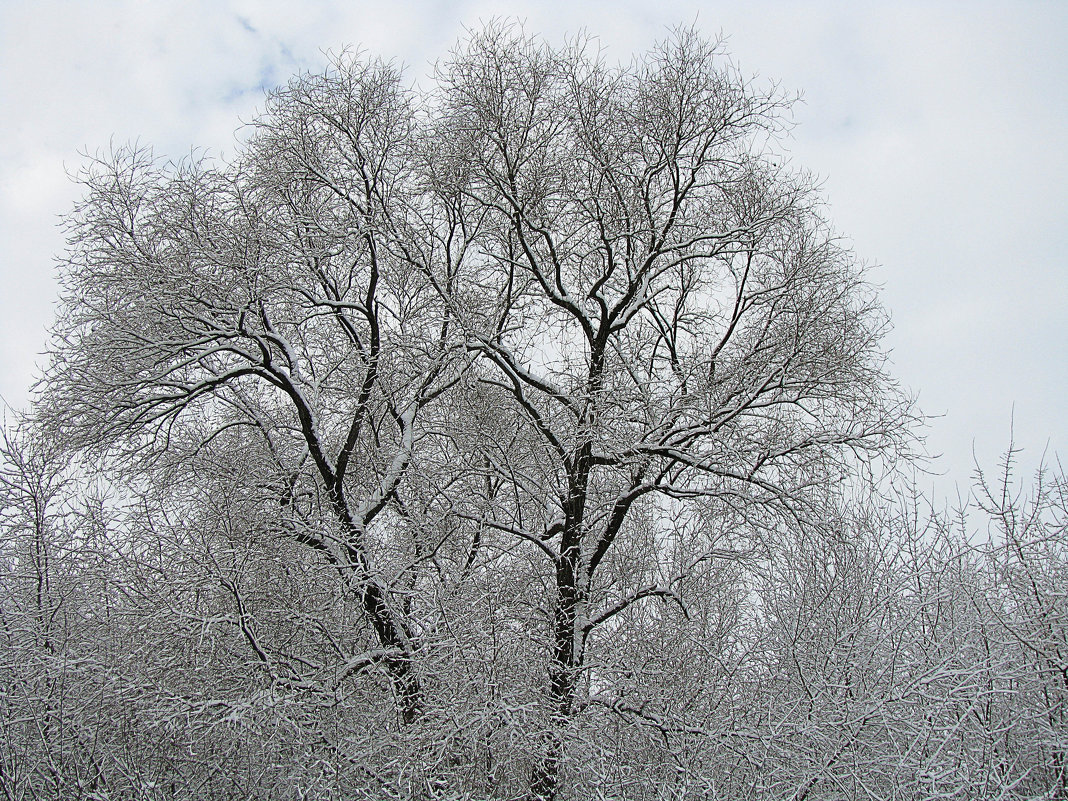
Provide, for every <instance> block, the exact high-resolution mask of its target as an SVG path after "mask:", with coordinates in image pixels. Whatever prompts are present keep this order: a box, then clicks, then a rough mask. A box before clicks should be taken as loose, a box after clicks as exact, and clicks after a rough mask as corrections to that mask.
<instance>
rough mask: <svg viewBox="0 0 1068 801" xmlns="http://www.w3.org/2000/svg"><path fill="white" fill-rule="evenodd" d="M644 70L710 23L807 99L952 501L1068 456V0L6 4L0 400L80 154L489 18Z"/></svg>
mask: <svg viewBox="0 0 1068 801" xmlns="http://www.w3.org/2000/svg"><path fill="white" fill-rule="evenodd" d="M502 16H511V17H519V18H522V19H525V20H526V27H527V29H528V31H531V32H537V33H541V34H543V35H544V36H546V37H547V38H549V39H550V40H552V41H554V42H559V41H560V40H561V39H562V37H563V36H564V35H566V34H568V33H575V32H577V31H578V30H580V29H583V28H584V29H586V30H587V31H588V32H589V33H591V34H594V35H596V36H598V37H599V38H600V40H601V42H602V45H603V46H604V47H606V48H607V51H608V55H609V57H610V58H618V59H620V60H628V59H629V57H630V55H631V54H632V53H634V52H637V51H641V50H644V49H646V48H647V47H648V46H649V44H650V43H651V42H652V41H654V40H655V39H658V38H661V37H662V36H663V35H664V34H665V32H666V31H667V29H668V28H669V27H671V26H674V25H677V24H679V23H694V22H696V24H697V26H698V28H700V29H701V30H702V31H704V32H705V33H706V34H708V35H709V36H715V35H718V34H720V33H722V34H724V35H725V36H726V37H727V38H728V49H729V51H730V53H731V55H732V57H733V58H734V60H735V62H736V63H737V64H738V65H739V66H740V67H741V69H742V70H743V71H744V72H746V73H749V74H753V75H758V76H760V78H761V79H765V80H775V81H777V82H779V83H780V84H781V85H782V87H783V88H784V89H786V90H788V91H796V92H800V93H802V94H803V98H804V99H803V102H802V103H801V104H799V105H798V106H797V108H796V110H795V115H794V116H795V119H796V122H797V127H796V128H795V130H794V131H793V133H792V135H791V138H790V140H789V141H788V142H787V143H786V145H787V146H788V148H789V150H790V154H791V157H792V159H793V162H794V163H795V164H796V165H798V166H799V167H804V168H806V169H809V170H811V171H813V172H814V173H815V174H817V175H818V176H819V177H820V178H821V179H822V181H823V186H824V193H825V196H826V198H827V201H828V203H829V208H830V216H831V218H832V219H833V220H834V222H835V224H836V225H837V227H838V229H839V230H840V231H841V232H842V233H843V234H844V235H845V236H847V237H848V238H849V240H850V241H851V242H852V244H853V247H854V248H855V250H856V251H857V253H858V254H859V255H860V256H861V257H862V258H863V259H864V260H866V261H867V262H869V263H870V264H871V265H872V270H871V277H872V279H873V280H874V281H875V282H877V283H878V284H880V285H881V286H882V287H883V300H884V302H885V304H886V305H887V306H888V307H889V309H890V312H891V315H892V317H893V320H894V331H893V333H892V334H891V335H890V336H889V337H888V340H887V345H888V347H889V348H891V349H892V358H893V364H894V372H895V374H896V375H897V377H898V378H899V380H900V381H901V382H902V383H903V384H904V385H905V386H906V387H907V388H908V389H909V390H910V391H911V392H912V393H913V394H914V395H916V396H917V397H918V400H919V405H920V407H921V408H922V410H923V411H924V412H925V413H927V414H928V415H933V416H934V417H933V418H932V419H931V420H930V423H929V425H928V428H927V441H928V448H929V450H930V451H932V452H933V453H942V454H944V457H943V458H942V460H941V461H940V462H938V467H939V469H940V470H941V471H943V472H944V473H946V474H947V475H946V477H945V478H942V479H936V480H935V482H934V483H935V485H936V487H937V489H938V491H939V492H946V493H951V492H952V491H953V486H954V482H955V481H959V482H962V483H966V482H967V480H968V477H969V474H970V472H971V470H972V452H973V447H974V450H975V453H976V454H977V455H978V457H979V459H980V460H981V461H982V462H983V463H984V464H988V465H990V464H993V463H994V462H995V461H996V459H997V456H998V454H999V453H1000V452H1001V451H1002V450H1003V449H1004V447H1005V446H1006V445H1007V443H1008V439H1009V430H1010V421H1011V420H1012V419H1013V418H1014V419H1015V436H1016V441H1017V444H1018V445H1021V446H1023V447H1024V448H1025V449H1026V451H1025V454H1024V458H1023V463H1024V464H1025V465H1026V466H1027V467H1033V466H1034V465H1035V464H1036V463H1037V461H1038V459H1039V458H1040V457H1041V455H1042V452H1043V450H1044V449H1046V448H1047V447H1048V449H1049V452H1050V455H1051V456H1052V454H1053V453H1054V452H1056V451H1059V452H1060V453H1061V454H1063V455H1064V457H1065V459H1066V460H1068V422H1066V418H1068V414H1066V412H1068V403H1066V401H1065V397H1066V395H1068V358H1066V356H1068V353H1066V350H1068V345H1066V343H1068V323H1066V315H1065V308H1066V305H1068V255H1066V254H1068V224H1066V216H1068V147H1066V141H1065V140H1066V133H1065V132H1066V131H1068V90H1066V86H1068V46H1066V44H1065V42H1066V40H1068V2H1048V3H1042V2H1015V3H1010V2H1002V3H984V2H976V1H974V0H973V2H942V3H936V2H927V3H891V2H881V3H871V4H868V3H863V2H852V3H833V2H800V1H798V2H778V3H775V2H739V1H738V0H731V2H718V1H716V0H705V2H683V1H682V0H657V1H656V2H642V3H633V2H632V3H628V2H586V3H584V4H582V5H581V7H577V8H565V5H564V4H563V3H556V2H525V3H520V2H512V3H503V2H467V3H464V2H429V1H426V2H403V0H395V1H394V2H374V3H372V2H366V0H356V1H355V2H354V1H353V0H344V1H342V0H337V2H301V3H292V2H274V0H269V1H268V2H252V0H245V1H240V0H234V1H232V2H226V1H225V0H222V1H221V0H214V1H212V2H194V1H189V0H186V1H184V2H178V0H170V1H164V0H155V1H154V2H135V0H117V1H116V2H108V1H107V0H94V1H93V2H89V0H83V2H29V0H26V2H20V0H0V75H2V77H3V80H2V81H0V395H2V396H3V397H4V398H5V399H6V400H7V402H8V403H10V404H11V405H13V406H19V407H21V406H23V405H24V404H25V403H26V400H27V397H28V387H29V385H30V383H31V381H32V379H33V377H34V375H35V372H36V369H37V368H36V364H38V363H39V362H40V361H41V357H40V356H39V354H40V353H41V352H42V351H43V350H44V348H45V343H46V336H47V334H46V329H47V326H48V324H49V322H50V320H51V317H52V314H53V303H54V300H55V297H56V291H57V290H56V284H55V281H54V279H53V271H54V259H55V256H56V255H57V254H59V253H60V252H61V251H62V249H63V247H64V243H63V238H62V233H61V231H60V230H59V228H58V219H59V216H60V215H61V214H63V213H64V212H65V211H66V210H67V209H69V208H70V206H71V204H72V203H73V202H74V200H75V198H76V197H77V193H78V192H77V188H76V187H75V186H74V185H73V184H72V183H71V182H70V181H69V179H68V178H67V173H68V172H69V171H73V170H76V169H77V168H78V167H79V165H80V164H81V163H82V160H83V158H82V155H80V154H82V153H85V152H90V153H91V152H95V151H98V150H101V149H106V148H107V147H108V145H109V143H110V142H112V141H114V142H116V143H124V142H127V141H132V140H139V141H140V142H142V143H144V144H151V145H152V146H153V147H154V148H155V151H156V153H157V154H158V155H161V156H173V157H176V158H177V157H181V156H183V155H185V154H188V152H189V151H190V149H191V148H193V147H197V148H201V147H206V148H208V149H209V151H210V152H212V153H214V154H216V155H223V156H225V155H226V154H229V153H232V152H233V151H234V147H235V138H234V131H235V129H236V128H237V127H238V125H239V123H240V121H241V120H248V119H250V118H251V117H252V115H253V113H254V112H255V110H256V108H257V107H258V106H260V105H261V101H262V96H263V90H264V88H265V87H270V86H274V85H276V84H277V83H280V82H284V81H285V80H286V79H287V78H288V76H289V75H291V74H293V73H294V72H296V71H298V70H301V69H318V68H320V67H321V66H323V65H324V64H325V62H326V59H325V57H324V56H323V52H322V51H324V50H329V49H333V50H336V49H339V48H340V47H342V46H345V45H358V46H362V47H363V48H365V49H366V50H367V51H369V52H371V53H376V54H380V55H382V56H385V57H387V58H390V59H395V60H396V61H398V62H401V63H404V64H406V65H408V70H409V75H410V76H411V78H412V80H413V81H415V80H417V79H420V78H422V77H423V76H425V75H427V73H428V72H429V69H430V65H431V64H432V62H433V61H434V60H435V59H436V58H439V57H441V56H443V55H444V54H445V53H446V52H447V50H448V48H449V47H450V46H451V45H452V44H453V42H454V41H455V40H456V39H457V38H458V37H459V36H461V35H462V34H463V30H464V27H465V26H466V27H468V28H471V27H478V26H479V24H480V21H484V20H488V19H490V18H493V17H502Z"/></svg>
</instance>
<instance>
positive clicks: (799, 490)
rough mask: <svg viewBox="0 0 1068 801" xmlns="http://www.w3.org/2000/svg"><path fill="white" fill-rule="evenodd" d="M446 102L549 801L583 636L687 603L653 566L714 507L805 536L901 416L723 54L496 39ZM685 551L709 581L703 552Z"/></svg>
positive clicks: (676, 573)
mask: <svg viewBox="0 0 1068 801" xmlns="http://www.w3.org/2000/svg"><path fill="white" fill-rule="evenodd" d="M439 83H440V89H439V90H438V94H437V96H436V97H437V106H438V107H440V108H441V109H442V114H441V122H440V123H439V124H440V126H441V131H442V134H441V135H442V138H443V139H444V141H445V142H447V143H449V144H451V150H450V151H449V155H448V157H446V158H443V159H441V160H440V161H439V168H440V167H441V166H442V165H443V166H444V168H446V169H450V170H452V169H453V166H454V165H456V164H462V165H463V167H464V169H463V172H462V175H461V177H458V178H457V179H456V183H455V188H454V189H453V191H454V193H455V196H456V197H457V198H458V200H457V201H456V202H457V203H460V202H465V203H467V204H469V205H470V207H471V209H472V213H473V214H477V216H478V219H479V220H480V221H481V223H482V228H483V233H482V234H481V235H480V236H479V237H478V238H477V240H476V241H477V244H478V246H479V251H478V255H477V257H475V258H471V259H470V260H469V261H468V262H467V264H466V265H465V266H463V267H461V272H460V276H461V279H460V280H461V281H462V282H463V283H465V284H471V285H475V286H480V287H483V289H482V291H481V292H480V295H481V300H480V302H479V303H477V305H476V304H473V303H470V302H468V304H467V305H466V308H465V309H462V310H461V309H458V311H457V316H458V318H459V319H461V320H462V323H463V326H464V330H465V332H466V334H467V338H468V339H467V346H468V349H469V350H471V351H473V352H474V353H476V354H477V355H478V356H479V362H478V365H477V370H478V372H477V375H478V378H479V380H480V381H481V382H483V383H484V384H485V385H486V386H487V387H490V388H492V390H494V391H495V392H496V397H504V398H507V399H508V403H509V405H510V407H511V408H512V409H514V413H515V414H516V415H517V416H518V418H519V419H520V420H522V421H523V422H522V428H525V429H526V430H527V431H528V432H529V433H527V434H520V435H519V436H522V437H523V441H524V444H523V446H522V447H523V448H524V449H525V451H526V453H525V454H524V456H523V457H520V458H512V457H510V456H509V455H508V454H505V453H503V452H501V451H499V450H498V451H497V452H494V451H492V450H486V451H484V458H485V461H486V465H487V467H486V471H487V478H488V483H489V486H490V487H493V488H496V487H497V484H496V482H505V483H506V484H507V486H508V489H507V491H504V492H501V491H499V489H495V492H494V494H493V497H492V499H491V500H492V503H491V506H492V509H493V511H492V516H491V517H489V518H483V519H482V521H483V522H484V523H486V524H488V525H491V526H492V527H493V528H494V529H496V530H497V531H503V532H505V533H506V534H509V535H512V536H516V537H519V538H520V539H521V540H523V541H525V542H528V543H531V544H532V546H533V547H534V548H535V549H536V551H537V552H538V553H539V554H540V555H541V556H542V557H544V559H545V564H546V567H547V570H548V572H549V574H550V575H551V576H552V587H553V589H552V591H551V597H552V601H551V604H550V605H551V610H552V612H551V614H552V629H551V630H552V634H551V640H550V644H549V655H548V660H547V662H548V667H547V669H548V688H547V704H548V707H549V709H550V710H551V716H552V722H551V724H550V725H549V733H548V734H547V741H546V744H545V752H544V755H543V757H542V758H541V759H540V761H539V762H538V764H537V765H536V766H535V768H534V771H533V778H532V787H531V796H532V797H536V798H552V797H554V795H555V793H556V788H557V785H558V781H559V774H560V770H561V763H562V760H563V759H564V756H565V755H564V749H565V748H566V744H565V740H566V730H567V728H568V726H569V721H570V719H571V718H572V717H573V716H574V715H575V714H576V712H577V707H576V704H577V703H578V702H579V700H580V696H581V695H582V694H583V692H586V693H592V692H593V690H592V689H590V688H592V687H601V686H602V685H603V682H604V675H603V674H602V673H601V671H599V670H598V668H596V667H594V666H593V665H589V664H587V657H588V654H589V648H590V647H593V648H594V650H595V652H596V653H597V654H598V658H597V662H598V663H600V662H602V657H601V656H600V652H601V651H602V650H604V649H605V648H608V647H610V646H607V645H604V644H603V642H604V641H607V642H608V643H610V642H611V639H612V638H611V636H610V635H608V636H607V637H603V638H602V637H600V636H599V632H600V631H601V630H603V629H605V627H607V628H608V630H609V631H610V630H611V624H612V622H613V621H614V620H615V619H616V617H617V615H619V614H620V613H621V612H623V611H624V610H625V609H627V608H628V607H629V606H631V605H633V604H635V603H648V602H649V601H648V600H647V599H660V600H663V601H665V602H669V603H674V602H678V601H680V599H679V592H678V588H679V587H680V586H681V585H682V584H683V583H684V582H685V581H686V580H687V578H688V576H689V574H690V571H691V570H692V567H689V566H685V565H680V564H678V563H677V562H676V563H675V564H670V563H667V564H665V561H664V557H665V556H667V555H668V554H670V549H668V550H665V549H664V548H662V547H657V544H655V543H656V541H657V540H658V539H659V540H661V541H662V540H664V539H668V538H671V537H673V536H678V532H679V531H682V530H694V529H697V530H700V529H702V528H704V527H705V526H707V525H708V520H709V517H710V516H711V515H710V509H712V508H717V509H723V508H726V509H732V510H734V511H735V512H736V513H737V514H738V515H739V516H740V517H741V518H742V519H743V520H745V522H746V524H747V528H748V530H749V531H750V532H766V533H767V535H768V536H774V532H775V528H776V525H777V524H778V522H779V521H782V520H784V519H793V520H798V519H799V520H803V521H805V522H806V524H809V525H811V526H812V527H813V529H812V531H811V532H810V536H815V535H816V533H817V532H818V531H819V530H821V528H822V527H821V525H820V521H819V520H818V518H817V517H815V516H814V514H813V512H814V509H815V507H814V506H813V505H812V502H811V497H810V495H811V491H812V490H813V489H815V488H821V487H823V486H825V485H827V484H828V483H830V482H835V481H837V480H838V479H839V478H840V476H841V475H843V474H844V472H846V471H847V469H848V468H847V463H848V459H847V458H846V457H848V456H852V455H854V454H858V455H859V454H863V453H864V452H866V451H870V450H879V451H883V452H885V451H886V449H888V448H890V449H892V448H893V447H894V437H895V434H896V433H897V432H899V431H900V430H901V426H902V423H903V422H904V420H905V418H906V416H907V409H906V406H905V405H904V404H903V403H902V401H901V400H900V399H899V398H898V397H897V396H896V395H895V393H894V390H893V386H892V384H891V382H890V381H889V380H888V378H887V376H886V375H885V373H884V372H883V370H882V356H881V352H880V351H879V349H878V340H879V335H880V333H881V332H882V330H883V328H884V326H885V321H884V318H883V315H882V313H881V311H880V309H879V307H878V305H877V303H876V301H875V298H874V295H873V293H872V291H871V289H870V288H869V287H867V286H866V285H865V284H864V282H863V278H862V271H861V270H860V268H859V266H858V264H857V262H856V260H855V259H854V258H853V256H852V255H851V254H850V253H849V252H848V251H847V250H845V249H844V248H843V247H842V246H841V245H840V244H839V242H838V241H837V239H836V237H835V236H834V234H833V232H832V230H831V229H830V227H829V225H828V224H827V223H826V222H825V220H824V219H823V218H822V216H821V215H820V211H819V201H818V198H817V196H816V195H815V194H814V191H813V189H812V187H811V185H810V183H809V181H808V180H807V179H805V178H804V177H803V176H801V177H799V176H797V175H794V174H791V173H790V172H789V171H787V170H785V169H783V168H782V167H780V166H778V165H777V163H776V162H775V161H774V160H773V159H771V158H769V157H767V156H765V155H763V150H762V148H763V146H764V145H765V144H766V143H767V140H768V137H769V136H771V135H773V134H774V133H775V131H776V130H778V129H779V128H780V126H781V124H782V120H781V113H782V112H783V110H784V108H785V104H784V103H783V101H781V100H780V99H779V98H778V97H777V96H776V95H775V94H774V92H772V93H761V92H759V91H757V90H756V89H755V88H754V87H753V86H752V85H750V84H749V83H747V82H746V81H745V80H744V79H743V78H742V77H741V76H739V75H738V74H737V73H736V72H735V71H734V70H733V69H732V68H731V66H730V64H729V63H728V62H726V61H725V60H724V59H723V58H722V56H721V54H720V53H719V52H718V49H717V47H716V46H714V45H711V44H709V43H707V42H706V41H704V40H702V39H701V38H700V37H699V36H698V35H696V34H695V33H693V32H692V31H687V30H682V31H679V32H678V33H676V34H675V35H674V36H673V37H672V38H671V39H670V40H669V41H667V42H665V43H664V44H662V45H660V46H658V47H657V48H655V49H654V50H653V51H652V52H650V53H649V54H647V55H645V56H643V57H642V58H640V59H639V60H637V61H636V62H634V63H633V64H631V65H629V66H624V67H619V68H613V67H610V66H609V65H607V64H606V63H605V61H604V60H603V59H602V57H601V56H600V54H599V53H597V52H596V51H595V49H594V47H593V45H592V44H591V43H590V42H585V41H581V40H580V41H578V42H576V43H574V44H572V45H569V46H567V47H565V48H562V49H554V48H552V47H550V46H548V45H546V44H544V43H543V42H541V41H539V40H537V39H534V38H529V37H526V36H525V35H523V34H522V32H521V31H518V30H515V29H512V28H509V27H491V28H490V29H488V30H487V31H485V32H484V33H481V34H477V35H475V36H474V37H472V39H471V40H470V41H469V42H467V43H466V44H465V45H463V46H462V47H461V48H460V49H459V50H458V51H457V52H456V53H455V54H454V55H453V57H452V58H451V60H450V61H448V62H447V63H446V64H445V65H444V67H442V69H441V73H440V76H439ZM444 147H445V149H446V150H448V148H449V146H448V145H446V146H444ZM460 199H462V200H460ZM465 268H466V269H465ZM468 514H472V515H473V516H477V514H475V513H473V512H469V513H468ZM648 515H652V516H653V519H654V522H653V523H651V524H648V525H649V526H650V527H651V530H648V531H647V532H646V533H645V534H644V536H646V537H648V538H650V539H652V540H653V543H654V544H653V553H652V555H651V557H650V559H649V560H648V562H647V564H646V565H645V566H644V569H643V570H640V571H633V572H631V574H630V575H623V574H621V573H620V572H619V567H617V566H613V565H612V557H613V554H614V553H615V552H616V551H617V549H618V550H623V551H624V552H625V553H626V554H627V555H628V556H629V555H630V554H631V553H632V552H633V550H632V549H633V547H634V546H633V544H631V543H628V540H631V538H633V537H636V536H640V535H639V534H638V529H637V528H636V525H638V524H636V523H635V521H636V520H638V519H641V518H642V517H647V516H648ZM705 530H706V531H707V529H705ZM624 543H626V544H624ZM692 547H693V549H694V550H693V551H692V552H691V556H692V558H693V560H694V562H695V563H700V562H701V561H702V560H707V559H714V558H717V556H719V553H718V551H717V543H716V540H715V537H713V536H711V535H708V536H706V538H705V539H704V540H703V541H702V539H701V538H700V537H698V538H697V539H696V540H695V541H694V542H693V543H692ZM591 644H592V645H591ZM582 687H585V688H587V689H586V690H585V691H584V690H582V689H580V688H582ZM583 703H585V701H583Z"/></svg>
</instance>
